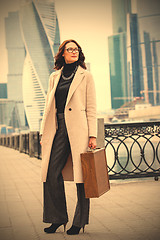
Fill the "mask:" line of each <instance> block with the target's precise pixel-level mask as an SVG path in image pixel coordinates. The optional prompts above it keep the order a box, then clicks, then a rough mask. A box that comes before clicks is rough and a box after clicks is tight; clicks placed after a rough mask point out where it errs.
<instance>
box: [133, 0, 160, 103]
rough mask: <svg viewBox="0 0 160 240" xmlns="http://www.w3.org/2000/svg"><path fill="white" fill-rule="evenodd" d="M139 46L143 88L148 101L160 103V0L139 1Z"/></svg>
mask: <svg viewBox="0 0 160 240" xmlns="http://www.w3.org/2000/svg"><path fill="white" fill-rule="evenodd" d="M136 4H137V15H138V24H139V46H140V49H141V54H142V69H143V81H144V86H143V88H142V89H141V90H142V92H141V93H142V94H143V96H144V98H145V100H146V102H148V103H151V104H152V105H159V104H160V30H159V29H160V1H159V0H152V1H150V0H141V1H137V3H136Z"/></svg>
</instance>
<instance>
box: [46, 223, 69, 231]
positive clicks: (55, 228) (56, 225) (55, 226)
mask: <svg viewBox="0 0 160 240" xmlns="http://www.w3.org/2000/svg"><path fill="white" fill-rule="evenodd" d="M61 225H63V226H64V232H65V229H66V223H65V224H63V223H52V225H51V226H50V227H47V228H44V232H46V233H55V231H56V230H57V228H59V227H60V226H61Z"/></svg>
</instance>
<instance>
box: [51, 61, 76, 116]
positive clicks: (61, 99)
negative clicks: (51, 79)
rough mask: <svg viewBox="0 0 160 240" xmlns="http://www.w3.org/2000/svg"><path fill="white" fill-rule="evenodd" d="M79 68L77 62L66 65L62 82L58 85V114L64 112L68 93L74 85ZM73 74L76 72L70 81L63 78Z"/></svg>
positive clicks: (61, 78) (56, 94)
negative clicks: (73, 81)
mask: <svg viewBox="0 0 160 240" xmlns="http://www.w3.org/2000/svg"><path fill="white" fill-rule="evenodd" d="M77 66H78V63H77V62H74V63H71V64H65V65H64V68H63V71H62V74H61V77H60V80H59V82H58V85H57V89H56V93H55V99H56V108H57V113H63V112H64V108H65V105H66V100H67V96H68V91H69V88H70V85H71V83H72V80H73V78H74V75H75V72H76V70H77ZM74 71H75V72H74ZM73 72H74V75H73V76H72V77H71V78H69V79H68V80H66V79H63V76H64V77H69V76H71V74H72V73H73Z"/></svg>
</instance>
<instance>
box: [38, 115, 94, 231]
mask: <svg viewBox="0 0 160 240" xmlns="http://www.w3.org/2000/svg"><path fill="white" fill-rule="evenodd" d="M57 120H58V129H57V132H56V135H55V137H54V140H53V144H52V150H51V155H50V161H49V166H48V174H47V180H46V182H44V207H43V222H45V223H62V224H63V223H67V222H68V214H67V206H66V197H65V189H64V181H63V176H62V169H63V168H64V166H65V164H66V162H67V159H68V156H69V154H70V152H71V149H70V143H69V139H68V134H67V129H66V125H65V119H64V114H57ZM77 137H78V136H77ZM76 186H77V199H78V201H77V206H76V210H75V214H74V219H73V225H75V226H77V227H83V226H84V225H85V224H88V220H89V205H90V201H89V199H87V198H85V192H84V184H83V183H77V184H76Z"/></svg>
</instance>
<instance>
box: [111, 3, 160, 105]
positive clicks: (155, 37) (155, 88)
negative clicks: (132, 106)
mask: <svg viewBox="0 0 160 240" xmlns="http://www.w3.org/2000/svg"><path fill="white" fill-rule="evenodd" d="M112 22H113V35H112V36H110V37H109V41H108V42H109V64H110V81H111V103H112V108H118V107H120V106H121V105H122V104H123V103H124V102H125V101H127V99H128V100H133V99H134V98H137V97H138V98H140V97H144V100H145V102H147V103H151V104H152V105H158V104H160V31H159V26H160V2H159V1H158V0H153V1H150V0H141V1H138V0H134V1H132V0H131V1H129V0H120V1H119V0H112ZM122 36H123V40H122ZM120 39H121V40H120ZM123 71H124V72H125V74H124V75H122V72H123Z"/></svg>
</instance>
